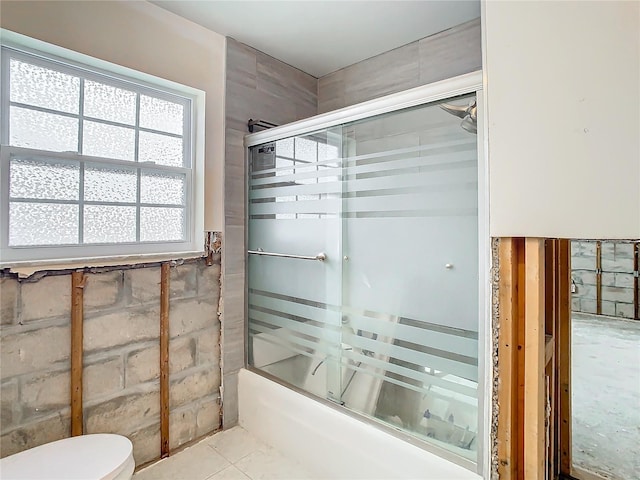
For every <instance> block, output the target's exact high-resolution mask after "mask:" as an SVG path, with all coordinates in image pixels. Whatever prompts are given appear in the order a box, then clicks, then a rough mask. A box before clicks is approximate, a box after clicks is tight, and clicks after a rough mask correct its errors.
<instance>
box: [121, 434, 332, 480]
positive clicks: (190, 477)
mask: <svg viewBox="0 0 640 480" xmlns="http://www.w3.org/2000/svg"><path fill="white" fill-rule="evenodd" d="M321 478H322V476H321V475H318V474H317V473H315V472H311V471H309V469H308V468H306V467H304V466H302V465H300V464H299V463H298V462H296V461H295V460H292V459H290V458H287V457H286V456H284V455H283V454H282V453H280V452H279V451H277V450H275V449H273V448H271V447H269V446H267V445H265V444H264V443H262V442H260V441H258V440H256V439H255V438H254V437H252V436H251V435H250V434H249V433H248V432H247V431H246V430H244V429H243V428H241V427H234V428H232V429H229V430H225V431H224V432H220V433H216V434H215V435H212V436H210V437H207V438H205V439H204V440H202V441H201V442H199V443H197V444H196V445H193V446H191V447H189V448H186V449H185V450H183V451H181V452H179V453H177V454H175V455H172V456H171V457H169V458H165V459H164V460H161V461H159V462H157V463H154V464H153V465H151V466H149V467H146V468H144V469H143V470H140V471H139V472H138V473H136V474H135V475H134V476H133V480H250V479H251V480H281V479H282V480H286V479H291V480H293V479H295V480H303V479H304V480H308V479H321Z"/></svg>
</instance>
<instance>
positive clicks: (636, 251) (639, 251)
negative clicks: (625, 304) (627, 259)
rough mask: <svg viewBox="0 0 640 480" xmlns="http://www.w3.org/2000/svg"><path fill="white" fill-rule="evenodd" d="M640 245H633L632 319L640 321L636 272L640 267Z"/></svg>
mask: <svg viewBox="0 0 640 480" xmlns="http://www.w3.org/2000/svg"><path fill="white" fill-rule="evenodd" d="M639 257H640V243H638V242H636V243H634V244H633V318H635V319H636V320H640V305H639V304H640V299H639V298H638V270H640V267H639V266H638V263H640V258H639Z"/></svg>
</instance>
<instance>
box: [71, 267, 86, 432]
mask: <svg viewBox="0 0 640 480" xmlns="http://www.w3.org/2000/svg"><path fill="white" fill-rule="evenodd" d="M84 284H85V276H84V273H83V272H81V271H80V272H73V273H71V436H73V437H75V436H77V435H82V433H83V414H82V355H83V350H84V348H83V341H84V334H83V325H82V323H83V317H84V305H83V303H84Z"/></svg>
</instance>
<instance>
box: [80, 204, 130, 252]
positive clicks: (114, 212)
mask: <svg viewBox="0 0 640 480" xmlns="http://www.w3.org/2000/svg"><path fill="white" fill-rule="evenodd" d="M135 241H136V207H118V206H113V205H85V207H84V243H122V242H135Z"/></svg>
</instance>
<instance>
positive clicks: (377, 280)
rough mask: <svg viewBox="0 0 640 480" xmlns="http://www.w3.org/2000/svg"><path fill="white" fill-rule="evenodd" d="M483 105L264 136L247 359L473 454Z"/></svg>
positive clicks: (432, 108)
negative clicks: (478, 131)
mask: <svg viewBox="0 0 640 480" xmlns="http://www.w3.org/2000/svg"><path fill="white" fill-rule="evenodd" d="M474 101H475V97H474V96H473V95H466V96H460V97H456V98H454V99H450V100H448V101H447V102H446V103H448V104H450V105H449V107H448V109H445V108H441V107H443V106H445V105H443V104H442V103H441V102H438V103H436V104H428V105H422V106H419V107H415V108H409V109H404V110H400V111H396V112H392V113H388V114H384V115H378V116H374V117H370V118H367V119H364V120H358V121H355V122H350V123H346V124H343V125H340V126H337V127H333V128H331V129H328V130H323V131H321V132H315V133H312V134H306V135H303V136H298V137H295V138H285V139H282V140H278V141H275V142H272V143H265V144H262V145H259V146H256V147H253V148H252V150H251V156H250V157H251V158H250V178H249V212H248V216H249V238H248V245H249V250H250V252H249V260H248V261H249V263H248V270H249V272H248V273H249V309H248V312H249V338H248V344H249V364H250V365H251V366H252V367H254V368H257V369H259V370H261V371H263V372H267V373H268V374H270V375H272V376H274V377H276V378H277V379H279V380H282V381H284V382H286V383H287V384H290V385H294V386H296V387H298V388H300V389H303V390H304V391H306V392H309V393H312V394H314V395H317V396H318V397H321V398H325V399H330V400H332V401H334V402H336V403H339V404H342V405H344V406H345V407H346V408H347V409H349V410H350V411H352V412H356V413H358V414H360V415H364V416H366V417H368V418H370V419H373V420H375V421H376V422H378V423H379V424H380V423H381V424H386V425H387V426H390V427H392V428H393V429H400V430H401V431H403V432H406V433H408V434H411V435H412V436H413V437H416V438H419V439H421V440H423V441H425V442H428V443H430V444H432V445H436V446H437V447H440V448H442V449H446V450H448V451H449V452H453V453H455V454H456V455H458V456H460V457H464V458H465V459H467V460H470V461H472V462H476V461H477V457H478V432H479V425H478V329H479V325H480V305H479V288H480V284H479V279H478V277H479V268H480V267H479V263H480V262H479V235H478V197H479V193H478V190H479V189H478V179H479V173H478V151H477V137H476V135H475V132H474V128H475V124H474V123H473V122H472V121H471V119H470V118H469V116H468V115H467V114H466V113H465V115H464V117H465V118H463V120H462V122H461V119H460V118H459V115H457V114H454V115H451V112H458V113H459V112H465V111H466V110H469V109H472V107H473V104H474ZM445 107H446V106H445ZM321 253H322V254H323V255H319V254H321Z"/></svg>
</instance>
